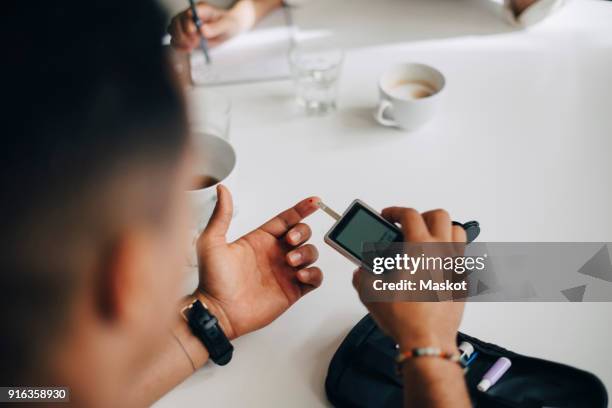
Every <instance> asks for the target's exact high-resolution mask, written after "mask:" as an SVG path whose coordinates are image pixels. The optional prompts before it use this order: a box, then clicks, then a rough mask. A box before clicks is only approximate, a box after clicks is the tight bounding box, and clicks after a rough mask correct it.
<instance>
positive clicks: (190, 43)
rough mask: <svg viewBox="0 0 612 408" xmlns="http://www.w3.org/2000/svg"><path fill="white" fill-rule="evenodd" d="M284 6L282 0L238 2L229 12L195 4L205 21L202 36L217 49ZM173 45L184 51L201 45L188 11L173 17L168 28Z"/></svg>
mask: <svg viewBox="0 0 612 408" xmlns="http://www.w3.org/2000/svg"><path fill="white" fill-rule="evenodd" d="M281 5H282V1H281V0H239V1H238V2H236V4H235V5H234V6H233V7H232V8H231V9H229V10H225V9H220V8H218V7H215V6H212V5H210V4H207V3H206V2H199V3H198V4H197V5H196V9H197V13H198V16H199V17H200V20H202V23H203V25H202V34H204V36H205V37H206V39H207V40H208V44H209V46H210V47H214V46H216V45H218V44H220V43H222V42H223V41H226V40H228V39H230V38H232V37H234V36H235V35H237V34H240V33H241V32H244V31H247V30H250V29H251V28H252V27H253V26H254V25H255V24H256V23H257V22H258V21H259V20H260V19H261V18H262V17H263V16H265V15H266V14H268V13H269V12H270V11H272V10H273V9H275V8H277V7H280V6H281ZM168 33H169V34H170V35H171V37H172V38H171V44H172V45H173V46H174V47H175V48H177V49H179V50H182V51H191V50H193V49H194V48H196V47H197V46H198V44H199V42H200V36H199V33H198V31H197V28H196V25H195V23H194V22H193V14H192V13H191V10H190V9H189V8H187V9H186V10H185V11H183V12H181V13H179V14H177V15H176V16H174V18H172V21H171V22H170V25H169V27H168Z"/></svg>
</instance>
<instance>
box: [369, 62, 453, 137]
mask: <svg viewBox="0 0 612 408" xmlns="http://www.w3.org/2000/svg"><path fill="white" fill-rule="evenodd" d="M444 85H445V80H444V75H442V74H441V73H440V71H438V70H437V69H435V68H433V67H430V66H429V65H425V64H417V63H408V64H401V65H396V66H394V67H393V68H391V69H389V70H388V71H386V72H385V73H384V74H383V75H382V76H381V77H380V80H379V81H378V88H379V93H380V102H379V105H378V109H377V111H376V116H375V117H376V120H377V121H378V123H380V124H381V125H383V126H392V127H398V128H401V129H405V130H415V129H417V128H419V127H421V126H422V125H424V124H425V123H426V122H427V121H429V119H431V117H432V116H433V115H434V113H435V111H436V108H437V105H438V103H439V101H440V96H441V93H442V90H443V89H444Z"/></svg>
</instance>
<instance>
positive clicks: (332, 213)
mask: <svg viewBox="0 0 612 408" xmlns="http://www.w3.org/2000/svg"><path fill="white" fill-rule="evenodd" d="M317 205H318V206H319V208H320V209H322V210H323V211H324V212H325V213H326V214H327V215H329V216H330V217H332V218H333V219H334V220H336V221H338V220H339V219H340V218H342V217H340V214H338V213H337V212H335V211H334V210H332V209H331V208H329V207H328V206H326V205H325V204H323V202H322V201H319V202H318V203H317Z"/></svg>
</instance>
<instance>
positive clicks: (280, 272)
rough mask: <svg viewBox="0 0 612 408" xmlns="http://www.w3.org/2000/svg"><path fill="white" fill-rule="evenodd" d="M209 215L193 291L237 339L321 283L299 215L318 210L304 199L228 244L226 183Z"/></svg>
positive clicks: (229, 208) (314, 201)
mask: <svg viewBox="0 0 612 408" xmlns="http://www.w3.org/2000/svg"><path fill="white" fill-rule="evenodd" d="M217 193H218V200H217V205H216V207H215V211H214V213H213V215H212V218H211V220H210V222H209V224H208V226H207V227H206V229H205V230H204V231H203V232H202V235H201V236H200V238H199V239H198V243H197V252H198V263H199V269H200V284H199V287H198V289H197V290H196V292H195V293H194V295H195V296H196V297H197V298H199V299H200V300H201V301H202V302H203V303H205V304H206V305H207V306H208V307H209V309H210V310H211V312H212V313H213V314H214V315H215V316H216V317H217V318H218V319H219V321H220V323H221V326H222V328H223V330H224V331H225V334H226V335H227V336H228V337H229V338H230V339H232V338H236V337H239V336H242V335H244V334H246V333H249V332H252V331H254V330H257V329H259V328H262V327H264V326H266V325H268V324H269V323H271V322H272V321H273V320H274V319H276V318H277V317H278V316H280V315H281V314H282V313H283V312H285V311H286V310H287V309H288V308H289V307H290V306H291V305H292V304H294V303H295V302H296V301H297V300H298V299H300V298H301V297H302V296H304V295H305V294H307V293H308V292H310V291H311V290H313V289H315V288H316V287H318V286H319V285H320V284H321V281H322V280H323V274H322V272H321V270H320V269H319V268H317V267H315V266H311V265H312V264H313V263H314V262H315V261H316V260H317V258H318V251H317V249H316V247H315V246H314V245H311V244H304V243H305V242H306V241H307V240H308V239H309V238H310V236H311V230H310V227H309V226H308V225H306V224H304V223H302V222H301V221H302V219H303V218H304V217H307V216H308V215H310V214H312V213H313V212H314V211H316V210H317V208H318V207H317V202H318V200H319V199H318V198H316V197H311V198H307V199H305V200H303V201H301V202H299V203H298V204H296V205H295V206H294V207H293V208H290V209H288V210H286V211H284V212H282V213H280V214H278V215H277V216H276V217H274V218H272V219H271V220H269V221H268V222H266V223H265V224H263V225H262V226H260V227H259V228H257V229H255V230H254V231H252V232H250V233H248V234H246V235H244V236H243V237H241V238H239V239H238V240H236V241H234V242H231V243H228V242H227V241H226V238H225V235H226V232H227V229H228V227H229V225H230V222H231V220H232V211H233V206H232V197H231V195H230V192H229V190H227V188H225V187H224V186H219V187H218V189H217Z"/></svg>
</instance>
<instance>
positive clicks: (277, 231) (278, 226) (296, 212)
mask: <svg viewBox="0 0 612 408" xmlns="http://www.w3.org/2000/svg"><path fill="white" fill-rule="evenodd" d="M319 201H321V199H320V198H319V197H309V198H307V199H305V200H302V201H300V202H299V203H297V204H296V205H294V206H293V207H291V208H289V209H288V210H285V211H283V212H282V213H280V214H278V215H277V216H276V217H274V218H272V219H271V220H270V221H268V222H266V223H265V224H263V225H262V226H261V227H259V228H260V229H262V230H263V231H265V232H267V233H268V234H271V235H274V236H275V237H276V238H280V237H282V236H283V235H285V233H286V232H287V231H289V229H290V228H291V227H293V226H294V225H296V224H297V223H299V222H300V221H302V220H303V219H304V218H306V217H308V216H309V215H310V214H312V213H313V212H315V211H316V210H317V209H318V208H319V207H318V206H317V203H318V202H319Z"/></svg>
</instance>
